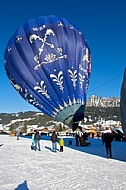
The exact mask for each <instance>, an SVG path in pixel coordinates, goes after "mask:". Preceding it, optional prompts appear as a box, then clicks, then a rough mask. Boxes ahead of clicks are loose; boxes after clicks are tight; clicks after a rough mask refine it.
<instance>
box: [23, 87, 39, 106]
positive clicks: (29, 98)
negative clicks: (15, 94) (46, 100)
mask: <svg viewBox="0 0 126 190" xmlns="http://www.w3.org/2000/svg"><path fill="white" fill-rule="evenodd" d="M24 97H25V99H26V101H27V102H29V103H31V104H33V105H36V106H39V107H41V108H42V107H43V106H42V104H40V103H39V102H38V101H37V100H36V98H34V97H33V96H32V95H31V94H29V93H28V91H27V89H25V90H24Z"/></svg>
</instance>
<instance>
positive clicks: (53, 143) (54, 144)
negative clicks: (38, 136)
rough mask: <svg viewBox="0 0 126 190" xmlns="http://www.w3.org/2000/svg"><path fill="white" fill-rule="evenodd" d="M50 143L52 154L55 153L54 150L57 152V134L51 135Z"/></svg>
mask: <svg viewBox="0 0 126 190" xmlns="http://www.w3.org/2000/svg"><path fill="white" fill-rule="evenodd" d="M51 141H52V150H53V151H54V152H56V150H57V134H56V132H55V131H53V133H52V136H51Z"/></svg>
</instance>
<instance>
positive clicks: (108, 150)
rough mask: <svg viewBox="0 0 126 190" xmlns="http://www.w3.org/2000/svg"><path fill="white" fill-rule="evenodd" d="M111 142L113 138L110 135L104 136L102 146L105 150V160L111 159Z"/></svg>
mask: <svg viewBox="0 0 126 190" xmlns="http://www.w3.org/2000/svg"><path fill="white" fill-rule="evenodd" d="M112 141H113V136H112V134H111V133H106V134H104V144H105V148H106V154H107V158H112V146H111V144H112Z"/></svg>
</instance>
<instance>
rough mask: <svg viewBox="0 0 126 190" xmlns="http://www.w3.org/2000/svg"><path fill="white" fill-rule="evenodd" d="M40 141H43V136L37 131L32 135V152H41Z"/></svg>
mask: <svg viewBox="0 0 126 190" xmlns="http://www.w3.org/2000/svg"><path fill="white" fill-rule="evenodd" d="M40 139H41V135H40V133H39V131H35V132H34V133H33V134H32V145H31V149H32V150H35V151H36V150H38V151H41V149H40Z"/></svg>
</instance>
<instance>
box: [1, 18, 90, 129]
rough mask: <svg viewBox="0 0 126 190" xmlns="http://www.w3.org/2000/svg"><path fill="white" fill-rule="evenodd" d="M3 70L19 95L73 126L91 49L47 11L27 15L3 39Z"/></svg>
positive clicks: (81, 106) (86, 82)
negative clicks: (18, 25)
mask: <svg viewBox="0 0 126 190" xmlns="http://www.w3.org/2000/svg"><path fill="white" fill-rule="evenodd" d="M4 59H5V70H6V74H7V76H8V78H9V80H10V82H11V84H12V85H13V87H14V88H15V89H16V90H17V91H18V92H19V94H20V95H21V96H22V97H23V98H24V99H25V100H26V101H27V102H29V103H30V104H32V105H34V106H35V107H36V108H38V109H39V110H41V111H42V112H43V113H45V114H47V115H49V116H50V117H53V118H55V119H56V120H57V121H60V122H62V123H64V124H66V125H68V126H70V127H71V128H72V129H73V130H75V129H76V126H77V124H78V122H79V121H81V120H82V119H83V117H84V110H85V105H86V92H87V89H88V85H89V77H90V73H91V54H90V49H89V47H88V45H87V41H86V39H85V37H84V36H83V34H82V33H81V31H80V30H79V29H78V28H77V27H76V26H75V25H73V24H71V23H70V22H69V21H67V20H66V19H64V18H58V17H56V16H53V15H49V16H41V17H38V18H36V19H31V20H28V21H27V22H26V23H24V25H22V26H20V27H19V28H18V29H17V30H16V31H15V33H14V34H13V36H12V37H11V38H10V39H9V41H8V44H7V47H6V50H5V54H4Z"/></svg>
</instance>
